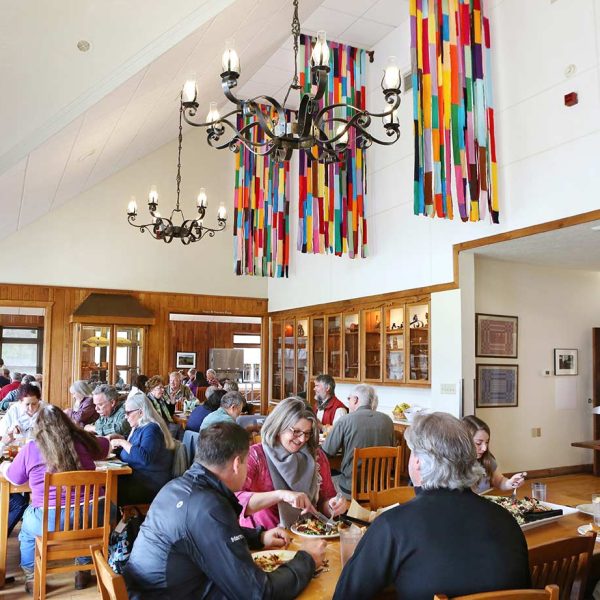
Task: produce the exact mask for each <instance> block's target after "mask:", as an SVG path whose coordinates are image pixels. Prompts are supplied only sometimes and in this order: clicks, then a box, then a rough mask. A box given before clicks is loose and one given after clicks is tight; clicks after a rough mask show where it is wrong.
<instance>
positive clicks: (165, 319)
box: [0, 283, 267, 406]
mask: <svg viewBox="0 0 600 600" xmlns="http://www.w3.org/2000/svg"><path fill="white" fill-rule="evenodd" d="M92 292H103V293H115V294H118V293H128V294H132V295H133V296H135V297H136V298H137V299H138V300H139V301H140V302H141V303H142V304H143V305H144V306H146V307H147V308H149V309H150V310H151V311H152V312H153V313H154V316H155V318H156V324H155V325H153V326H151V327H149V328H148V335H147V337H146V372H147V373H163V374H166V373H168V372H169V369H170V368H171V366H172V365H173V364H174V360H175V355H174V350H173V349H172V344H171V341H170V336H171V333H172V332H171V328H170V323H171V322H170V321H169V314H170V313H184V314H213V315H244V316H252V317H264V316H265V315H266V314H267V300H266V299H263V298H238V297H232V296H200V295H194V294H172V293H156V292H136V291H130V290H100V289H91V288H67V287H53V286H35V285H12V284H2V283H0V306H38V307H43V308H46V310H47V311H48V313H50V319H49V321H50V322H49V323H45V329H46V333H47V334H48V335H47V336H46V339H45V344H46V348H45V351H46V355H47V357H48V361H47V364H48V366H47V368H45V372H44V399H46V400H48V401H50V402H52V403H53V404H57V405H59V406H67V405H68V404H69V403H70V398H69V385H70V384H71V377H72V364H73V325H72V323H71V322H70V319H71V315H72V314H73V311H74V310H75V309H76V308H77V307H78V306H79V305H80V304H81V303H82V302H83V300H85V298H87V296H88V295H89V294H90V293H92ZM265 322H266V321H265V319H263V323H265ZM263 371H264V372H266V368H265V369H263ZM265 382H266V380H265Z"/></svg>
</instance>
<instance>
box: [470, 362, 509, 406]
mask: <svg viewBox="0 0 600 600" xmlns="http://www.w3.org/2000/svg"><path fill="white" fill-rule="evenodd" d="M476 368H477V377H476V378H475V381H476V389H475V406H476V408H496V407H501V406H518V404H519V397H518V388H519V366H518V365H484V364H480V363H478V364H477V365H476Z"/></svg>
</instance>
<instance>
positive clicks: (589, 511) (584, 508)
mask: <svg viewBox="0 0 600 600" xmlns="http://www.w3.org/2000/svg"><path fill="white" fill-rule="evenodd" d="M575 508H576V509H577V510H578V511H579V512H582V513H583V514H585V515H590V517H593V516H594V505H593V504H578V505H577V506H576V507H575Z"/></svg>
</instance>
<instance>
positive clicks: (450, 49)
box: [410, 0, 500, 223]
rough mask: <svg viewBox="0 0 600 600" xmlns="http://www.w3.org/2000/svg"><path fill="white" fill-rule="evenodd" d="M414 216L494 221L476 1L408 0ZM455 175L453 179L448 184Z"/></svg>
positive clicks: (482, 27) (490, 111) (488, 102)
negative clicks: (455, 208) (455, 214)
mask: <svg viewBox="0 0 600 600" xmlns="http://www.w3.org/2000/svg"><path fill="white" fill-rule="evenodd" d="M410 26H411V55H412V81H413V114H414V127H415V172H414V213H415V214H416V215H419V214H422V215H428V216H431V217H433V216H437V217H442V218H446V219H452V216H453V209H452V195H453V191H454V192H455V193H456V199H457V204H458V212H459V214H460V218H461V220H463V221H479V220H483V219H484V218H485V216H486V215H485V213H486V210H489V211H490V216H491V220H492V222H493V223H498V222H499V216H500V215H499V210H498V166H497V161H496V142H495V133H494V108H493V106H494V104H493V88H492V81H491V52H490V24H489V20H488V18H487V17H486V16H485V14H484V11H483V2H482V0H410ZM453 172H454V181H452V177H453Z"/></svg>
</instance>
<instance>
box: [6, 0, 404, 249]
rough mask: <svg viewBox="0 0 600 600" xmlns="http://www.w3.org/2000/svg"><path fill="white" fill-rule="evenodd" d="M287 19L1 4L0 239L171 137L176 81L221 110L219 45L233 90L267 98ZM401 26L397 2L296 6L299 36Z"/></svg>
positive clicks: (279, 66)
mask: <svg viewBox="0 0 600 600" xmlns="http://www.w3.org/2000/svg"><path fill="white" fill-rule="evenodd" d="M291 13H292V2H291V0H289V1H288V0H286V1H283V0H178V2H167V1H166V0H152V2H147V1H142V0H103V1H102V2H97V1H96V0H61V2H35V3H32V2H29V3H28V2H7V1H4V2H2V3H1V4H0V36H1V38H0V51H1V53H2V57H3V59H2V61H1V62H0V78H1V79H0V80H1V81H2V83H3V93H2V94H0V132H1V135H0V214H1V218H0V239H2V238H4V237H6V236H8V235H9V234H11V233H12V232H14V231H16V230H17V229H21V228H23V227H25V226H26V225H27V224H29V223H31V222H33V221H35V220H36V219H38V218H40V217H41V216H43V215H44V214H45V213H47V212H48V211H50V210H52V209H54V208H57V207H58V206H60V205H61V204H63V203H64V202H66V201H67V200H70V199H71V198H73V197H75V196H77V195H78V194H81V193H82V192H83V191H85V190H87V189H89V188H90V187H92V186H93V185H95V184H96V183H98V182H100V181H101V180H103V179H105V178H106V177H108V176H110V175H112V174H114V173H116V172H118V171H119V170H121V169H123V168H124V167H126V166H128V165H129V164H131V163H132V162H134V161H136V160H138V159H139V158H141V157H143V156H145V155H147V154H149V153H151V152H153V151H154V150H156V149H157V148H159V147H160V146H162V145H163V144H165V143H166V142H168V141H170V140H172V139H174V138H175V137H176V135H177V110H178V96H179V92H180V89H181V85H182V83H183V82H184V81H185V79H187V78H189V77H194V78H196V79H197V81H198V88H199V102H200V105H201V109H200V110H201V111H203V110H204V108H203V107H204V106H208V102H209V101H211V100H217V101H219V102H220V103H221V101H222V99H223V96H222V92H221V86H220V78H219V73H220V70H221V69H220V63H221V60H220V57H221V54H222V51H223V47H224V42H225V40H226V39H228V38H232V37H233V38H234V39H235V41H236V48H237V49H238V52H239V54H240V57H241V59H242V77H241V80H240V85H241V88H240V94H244V95H255V94H256V93H263V94H264V93H270V94H277V93H278V92H279V91H280V90H281V88H282V87H285V86H286V85H287V83H288V81H289V80H290V78H291V74H292V68H293V63H292V54H291V42H290V38H289V25H290V20H291ZM407 18H408V0H301V2H300V20H301V22H302V24H303V27H302V29H303V31H305V32H307V33H312V32H314V31H316V30H317V29H325V30H329V31H328V37H329V38H330V39H335V40H338V41H342V42H345V43H353V44H355V45H358V46H362V47H366V48H369V47H371V46H373V45H374V44H375V43H376V42H378V41H379V40H380V39H382V38H383V37H385V36H386V35H387V34H388V33H390V32H391V31H392V29H393V28H394V27H395V26H397V25H398V24H399V23H400V22H402V21H403V20H405V19H407ZM82 39H84V40H88V41H89V42H90V44H91V48H90V50H89V51H88V52H85V53H82V52H80V51H79V50H78V49H77V42H78V41H79V40H82ZM9 91H10V92H9Z"/></svg>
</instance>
